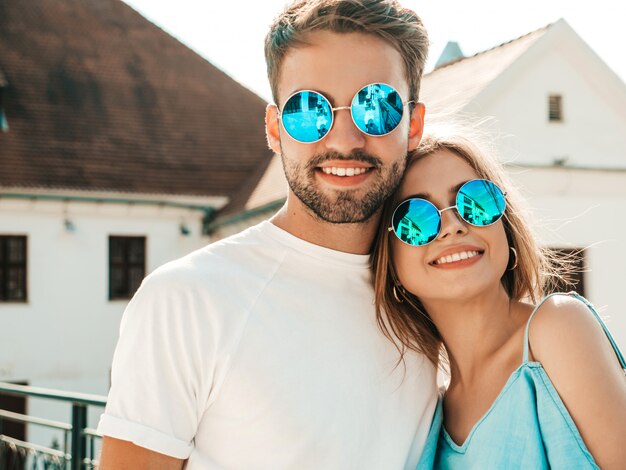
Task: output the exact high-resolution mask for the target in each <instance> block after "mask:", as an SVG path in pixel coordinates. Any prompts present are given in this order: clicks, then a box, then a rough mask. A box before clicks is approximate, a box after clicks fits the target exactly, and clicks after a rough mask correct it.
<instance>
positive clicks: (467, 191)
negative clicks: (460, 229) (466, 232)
mask: <svg viewBox="0 0 626 470" xmlns="http://www.w3.org/2000/svg"><path fill="white" fill-rule="evenodd" d="M456 205H457V209H458V211H459V214H460V215H461V217H462V218H463V219H464V220H465V221H466V222H467V223H468V224H472V225H478V226H480V227H482V226H485V225H491V224H493V223H495V222H497V221H498V220H499V219H500V217H502V214H504V209H505V208H506V201H505V199H504V194H503V192H502V190H501V189H500V188H499V187H498V186H496V185H495V184H494V183H492V182H491V181H486V180H473V181H468V182H467V183H465V184H464V185H463V186H461V189H459V192H458V194H457V196H456Z"/></svg>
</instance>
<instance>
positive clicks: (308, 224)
mask: <svg viewBox="0 0 626 470" xmlns="http://www.w3.org/2000/svg"><path fill="white" fill-rule="evenodd" d="M294 199H296V200H294ZM379 219H380V216H379V215H378V214H376V215H375V216H373V217H372V218H370V220H368V221H367V222H361V223H354V224H333V223H330V222H325V221H323V220H321V219H320V218H318V217H317V216H315V215H314V214H313V213H312V212H311V211H310V210H309V209H308V208H307V207H305V206H304V205H303V204H302V203H301V202H300V200H297V198H295V197H288V198H287V202H286V203H285V205H284V206H283V207H282V208H281V209H280V210H279V211H278V212H277V213H276V214H275V215H274V216H273V217H272V218H271V220H270V221H271V222H272V223H273V224H274V225H276V226H277V227H279V228H281V229H283V230H285V231H287V232H289V233H290V234H292V235H294V236H296V237H298V238H301V239H302V240H306V241H307V242H310V243H314V244H316V245H319V246H323V247H325V248H330V249H332V250H337V251H343V252H345V253H354V254H359V255H365V254H368V253H369V252H370V248H371V245H372V241H373V240H374V236H375V234H376V229H377V228H378V221H379Z"/></svg>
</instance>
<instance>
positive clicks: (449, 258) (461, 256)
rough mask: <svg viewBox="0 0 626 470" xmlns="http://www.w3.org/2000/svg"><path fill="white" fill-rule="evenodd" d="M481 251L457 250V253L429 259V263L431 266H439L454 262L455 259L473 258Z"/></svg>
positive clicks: (481, 251)
mask: <svg viewBox="0 0 626 470" xmlns="http://www.w3.org/2000/svg"><path fill="white" fill-rule="evenodd" d="M483 253H484V251H483V250H471V251H459V252H458V253H452V254H451V255H447V256H442V257H441V258H437V259H436V260H434V261H431V262H430V264H431V265H433V266H440V265H443V264H449V263H456V262H457V261H463V260H466V259H471V258H475V257H476V256H480V255H482V254H483Z"/></svg>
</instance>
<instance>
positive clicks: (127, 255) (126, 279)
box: [109, 236, 146, 300]
mask: <svg viewBox="0 0 626 470" xmlns="http://www.w3.org/2000/svg"><path fill="white" fill-rule="evenodd" d="M145 275H146V237H114V236H111V237H109V300H117V299H130V298H131V297H132V296H133V294H134V293H135V291H136V290H137V288H138V287H139V285H140V284H141V281H142V280H143V278H144V276H145Z"/></svg>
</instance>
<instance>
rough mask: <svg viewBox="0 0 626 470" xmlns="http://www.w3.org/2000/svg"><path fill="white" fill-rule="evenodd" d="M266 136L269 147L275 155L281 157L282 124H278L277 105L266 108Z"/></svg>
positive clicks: (269, 105)
mask: <svg viewBox="0 0 626 470" xmlns="http://www.w3.org/2000/svg"><path fill="white" fill-rule="evenodd" d="M265 135H266V137H267V145H269V147H270V148H271V149H272V150H273V151H274V153H276V154H278V155H281V154H282V149H281V147H280V124H279V123H278V108H277V107H276V105H275V104H268V105H267V108H265Z"/></svg>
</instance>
